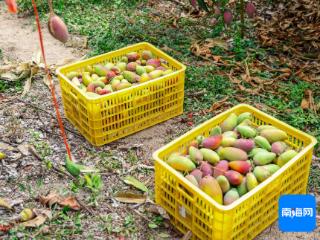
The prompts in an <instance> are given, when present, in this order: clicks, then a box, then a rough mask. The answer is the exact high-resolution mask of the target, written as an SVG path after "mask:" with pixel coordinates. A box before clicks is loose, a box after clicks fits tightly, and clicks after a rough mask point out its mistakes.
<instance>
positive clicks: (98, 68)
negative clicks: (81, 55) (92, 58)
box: [93, 64, 109, 77]
mask: <svg viewBox="0 0 320 240" xmlns="http://www.w3.org/2000/svg"><path fill="white" fill-rule="evenodd" d="M93 69H94V72H95V73H96V74H98V75H99V76H101V77H104V76H107V73H108V72H109V70H108V69H107V68H106V67H105V66H103V65H101V64H98V65H94V66H93Z"/></svg>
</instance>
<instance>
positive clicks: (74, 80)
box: [71, 77, 81, 87]
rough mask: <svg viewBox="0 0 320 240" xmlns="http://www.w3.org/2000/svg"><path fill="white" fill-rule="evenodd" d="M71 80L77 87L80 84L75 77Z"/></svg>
mask: <svg viewBox="0 0 320 240" xmlns="http://www.w3.org/2000/svg"><path fill="white" fill-rule="evenodd" d="M71 82H72V83H73V84H74V85H75V86H77V87H79V86H80V85H81V83H80V80H79V78H77V77H74V78H72V80H71Z"/></svg>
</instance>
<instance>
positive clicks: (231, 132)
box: [222, 131, 238, 138]
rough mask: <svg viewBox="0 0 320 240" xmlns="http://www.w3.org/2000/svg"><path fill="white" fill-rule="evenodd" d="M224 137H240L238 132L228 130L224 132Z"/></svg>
mask: <svg viewBox="0 0 320 240" xmlns="http://www.w3.org/2000/svg"><path fill="white" fill-rule="evenodd" d="M222 136H223V137H232V138H238V134H237V133H236V132H235V131H227V132H224V133H222Z"/></svg>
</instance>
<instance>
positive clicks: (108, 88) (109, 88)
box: [104, 84, 113, 92]
mask: <svg viewBox="0 0 320 240" xmlns="http://www.w3.org/2000/svg"><path fill="white" fill-rule="evenodd" d="M104 89H106V90H108V91H110V92H113V89H112V86H111V85H110V84H108V85H106V86H105V87H104Z"/></svg>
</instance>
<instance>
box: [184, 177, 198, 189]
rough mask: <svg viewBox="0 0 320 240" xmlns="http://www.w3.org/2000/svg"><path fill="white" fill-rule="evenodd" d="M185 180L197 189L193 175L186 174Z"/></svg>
mask: <svg viewBox="0 0 320 240" xmlns="http://www.w3.org/2000/svg"><path fill="white" fill-rule="evenodd" d="M185 178H186V179H188V180H189V182H191V183H192V184H193V185H195V186H197V187H199V184H198V181H197V179H196V178H195V177H194V176H193V175H191V174H188V175H187V176H185Z"/></svg>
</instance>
